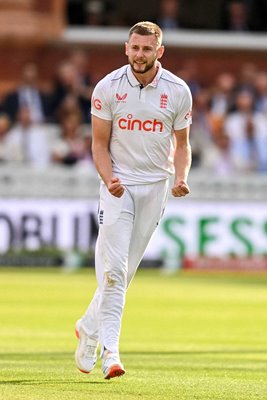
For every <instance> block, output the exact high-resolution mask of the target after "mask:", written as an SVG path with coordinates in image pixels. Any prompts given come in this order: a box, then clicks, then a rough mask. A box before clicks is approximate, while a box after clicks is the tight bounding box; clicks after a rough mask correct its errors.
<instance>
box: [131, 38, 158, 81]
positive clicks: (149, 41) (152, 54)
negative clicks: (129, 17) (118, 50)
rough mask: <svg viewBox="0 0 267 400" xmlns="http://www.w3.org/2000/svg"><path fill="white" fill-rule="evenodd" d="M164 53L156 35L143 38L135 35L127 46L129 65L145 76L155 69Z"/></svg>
mask: <svg viewBox="0 0 267 400" xmlns="http://www.w3.org/2000/svg"><path fill="white" fill-rule="evenodd" d="M163 52H164V47H163V46H159V45H158V43H157V39H156V37H155V36H154V35H147V36H143V35H138V34H137V33H133V34H132V35H131V37H130V38H129V42H128V43H126V45H125V54H126V55H127V56H128V60H129V64H130V65H131V67H132V69H133V71H134V72H135V73H137V74H144V73H145V72H147V71H149V70H150V69H151V68H153V67H154V66H155V65H156V61H157V59H159V58H161V57H162V55H163Z"/></svg>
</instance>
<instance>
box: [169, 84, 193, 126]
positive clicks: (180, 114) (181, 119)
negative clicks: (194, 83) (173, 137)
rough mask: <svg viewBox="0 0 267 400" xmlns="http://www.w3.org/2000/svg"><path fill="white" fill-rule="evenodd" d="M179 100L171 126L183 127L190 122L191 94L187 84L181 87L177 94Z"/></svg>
mask: <svg viewBox="0 0 267 400" xmlns="http://www.w3.org/2000/svg"><path fill="white" fill-rule="evenodd" d="M179 97H180V101H179V103H178V104H179V105H178V110H177V114H176V117H175V120H174V124H173V128H174V129H175V130H180V129H184V128H186V127H187V126H189V125H190V124H191V123H192V95H191V92H190V89H189V88H188V86H184V87H183V93H182V94H181V93H180V94H179Z"/></svg>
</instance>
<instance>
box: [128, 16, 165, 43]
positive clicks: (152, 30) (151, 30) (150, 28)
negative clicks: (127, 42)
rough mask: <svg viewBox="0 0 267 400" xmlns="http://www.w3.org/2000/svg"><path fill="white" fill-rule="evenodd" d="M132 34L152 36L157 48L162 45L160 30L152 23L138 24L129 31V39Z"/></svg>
mask: <svg viewBox="0 0 267 400" xmlns="http://www.w3.org/2000/svg"><path fill="white" fill-rule="evenodd" d="M133 33H137V34H138V35H142V36H148V35H154V36H155V37H156V39H157V44H158V46H161V44H162V30H161V29H160V27H159V26H158V25H157V24H154V23H153V22H150V21H142V22H138V23H137V24H135V25H134V26H132V27H131V29H130V30H129V39H130V37H131V36H132V34H133Z"/></svg>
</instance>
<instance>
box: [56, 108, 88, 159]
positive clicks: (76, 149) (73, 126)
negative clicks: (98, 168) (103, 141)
mask: <svg viewBox="0 0 267 400" xmlns="http://www.w3.org/2000/svg"><path fill="white" fill-rule="evenodd" d="M88 143H89V144H88ZM52 160H53V162H54V163H57V164H61V165H68V166H73V165H78V164H80V163H83V164H84V163H86V160H87V161H88V166H89V164H90V162H91V161H92V156H91V142H90V135H89V132H88V130H86V129H85V127H84V126H82V125H81V120H80V118H79V116H78V115H77V114H69V115H66V116H65V117H64V118H63V120H62V123H61V137H60V138H59V139H58V140H57V141H56V142H55V143H54V145H53V147H52ZM90 160H91V161H90Z"/></svg>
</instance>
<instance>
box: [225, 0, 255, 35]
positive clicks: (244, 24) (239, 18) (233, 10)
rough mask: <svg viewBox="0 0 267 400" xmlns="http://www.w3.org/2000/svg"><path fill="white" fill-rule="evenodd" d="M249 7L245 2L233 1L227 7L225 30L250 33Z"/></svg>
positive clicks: (240, 0) (241, 0)
mask: <svg viewBox="0 0 267 400" xmlns="http://www.w3.org/2000/svg"><path fill="white" fill-rule="evenodd" d="M248 11H249V10H248V5H247V3H246V1H245V0H231V1H229V2H228V3H227V5H226V16H225V21H224V23H223V29H225V30H228V31H235V32H245V31H249V30H250V27H249V13H248Z"/></svg>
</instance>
